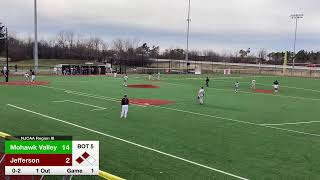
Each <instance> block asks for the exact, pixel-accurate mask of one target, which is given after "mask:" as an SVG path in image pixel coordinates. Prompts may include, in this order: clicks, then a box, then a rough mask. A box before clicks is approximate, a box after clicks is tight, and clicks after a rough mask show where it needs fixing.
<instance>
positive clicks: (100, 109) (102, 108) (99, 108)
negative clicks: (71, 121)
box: [53, 100, 107, 111]
mask: <svg viewBox="0 0 320 180" xmlns="http://www.w3.org/2000/svg"><path fill="white" fill-rule="evenodd" d="M53 102H55V103H62V102H70V103H74V104H81V105H84V106H90V107H94V108H96V109H92V110H91V111H102V110H106V109H107V108H104V107H100V106H95V105H92V104H86V103H82V102H78V101H72V100H63V101H53Z"/></svg>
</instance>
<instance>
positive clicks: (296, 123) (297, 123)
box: [261, 121, 320, 126]
mask: <svg viewBox="0 0 320 180" xmlns="http://www.w3.org/2000/svg"><path fill="white" fill-rule="evenodd" d="M312 123H320V121H305V122H293V123H279V124H261V125H264V126H284V125H299V124H312Z"/></svg>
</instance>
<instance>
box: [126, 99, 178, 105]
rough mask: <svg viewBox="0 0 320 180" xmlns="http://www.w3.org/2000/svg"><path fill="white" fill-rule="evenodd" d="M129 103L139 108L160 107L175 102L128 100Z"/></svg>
mask: <svg viewBox="0 0 320 180" xmlns="http://www.w3.org/2000/svg"><path fill="white" fill-rule="evenodd" d="M130 103H131V104H135V105H141V106H161V105H166V104H174V103H175V102H174V101H168V100H161V99H130Z"/></svg>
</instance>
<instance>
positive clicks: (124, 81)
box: [123, 74, 128, 87]
mask: <svg viewBox="0 0 320 180" xmlns="http://www.w3.org/2000/svg"><path fill="white" fill-rule="evenodd" d="M123 86H125V87H127V86H128V75H127V74H126V75H125V76H124V77H123Z"/></svg>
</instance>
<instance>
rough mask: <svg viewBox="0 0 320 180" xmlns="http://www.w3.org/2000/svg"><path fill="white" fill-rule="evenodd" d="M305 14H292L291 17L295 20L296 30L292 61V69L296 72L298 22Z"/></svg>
mask: <svg viewBox="0 0 320 180" xmlns="http://www.w3.org/2000/svg"><path fill="white" fill-rule="evenodd" d="M303 16H304V14H291V15H290V17H291V19H294V20H295V30H294V43H293V53H294V57H293V61H292V68H293V70H294V67H295V60H296V43H297V31H298V20H299V19H302V18H303Z"/></svg>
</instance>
